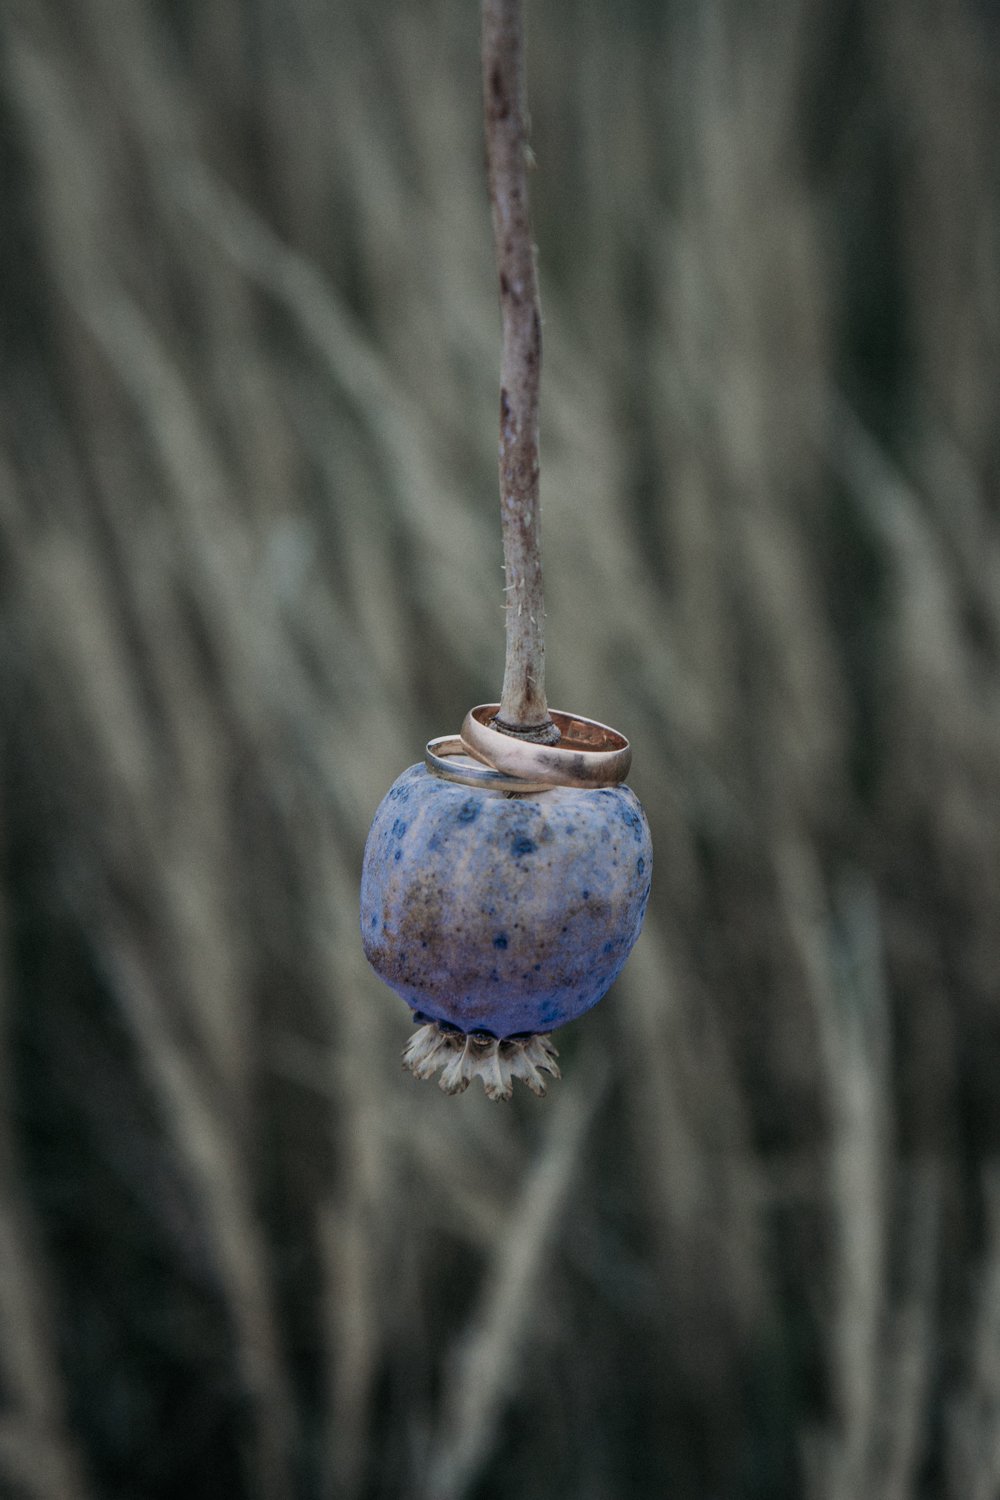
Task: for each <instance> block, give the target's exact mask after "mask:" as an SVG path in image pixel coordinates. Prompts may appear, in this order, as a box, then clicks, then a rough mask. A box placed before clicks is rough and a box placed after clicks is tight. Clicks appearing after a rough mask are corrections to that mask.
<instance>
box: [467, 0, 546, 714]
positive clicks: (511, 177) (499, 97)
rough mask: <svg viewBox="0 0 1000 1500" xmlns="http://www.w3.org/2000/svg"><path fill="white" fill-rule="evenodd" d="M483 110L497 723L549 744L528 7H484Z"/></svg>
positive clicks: (508, 3) (494, 3)
mask: <svg viewBox="0 0 1000 1500" xmlns="http://www.w3.org/2000/svg"><path fill="white" fill-rule="evenodd" d="M483 109H484V115H485V122H486V161H487V170H488V174H489V188H490V204H491V206H492V210H493V240H494V245H495V248H496V260H497V275H498V278H499V282H500V313H501V319H502V327H503V352H502V356H501V363H500V514H501V521H502V526H503V549H504V566H505V570H506V575H507V591H506V598H507V659H506V666H505V669H504V680H503V691H502V693H501V697H500V712H499V714H498V716H497V720H496V726H497V728H498V729H505V730H507V731H508V732H513V733H521V734H528V735H530V736H531V737H532V738H541V739H545V740H547V741H550V740H553V739H557V738H558V731H557V730H556V729H555V728H554V726H553V725H552V722H551V720H550V719H549V712H548V705H547V704H546V701H545V640H544V618H545V610H544V604H543V598H542V559H541V550H540V545H539V504H538V385H539V376H540V373H541V363H542V320H541V313H540V311H539V306H538V284H537V280H536V277H535V251H534V245H533V244H532V239H531V223H530V220H529V217H528V182H527V128H526V121H525V104H524V27H523V23H522V15H521V0H483Z"/></svg>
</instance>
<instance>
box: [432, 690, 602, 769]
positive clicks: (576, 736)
mask: <svg viewBox="0 0 1000 1500" xmlns="http://www.w3.org/2000/svg"><path fill="white" fill-rule="evenodd" d="M499 708H500V705H499V704H498V703H481V704H479V706H478V707H477V708H472V709H470V710H469V712H468V713H467V714H466V716H465V721H464V723H463V724H462V734H461V740H460V743H461V744H462V746H463V748H464V750H465V752H466V753H467V754H469V755H472V756H474V757H475V759H476V760H480V761H483V762H485V764H486V765H487V766H494V767H495V768H496V770H497V771H501V772H503V773H504V774H505V775H506V776H508V777H515V778H517V779H518V781H519V782H520V783H521V784H523V783H524V782H531V783H533V784H535V785H538V786H582V787H601V786H617V785H618V784H619V782H622V781H624V780H625V777H626V776H627V775H628V771H629V766H630V765H631V764H632V747H631V745H630V744H629V742H628V740H627V739H626V738H625V736H624V735H623V734H619V733H618V730H617V729H611V728H609V727H608V725H607V724H599V723H598V722H597V720H596V719H584V718H582V717H581V715H580V714H566V713H560V712H558V710H557V709H554V708H553V709H550V710H549V718H550V719H551V720H552V722H553V724H555V726H556V728H557V729H558V730H559V735H560V739H559V743H558V745H536V744H532V742H531V741H530V740H523V739H519V738H517V737H516V736H515V735H511V734H503V733H502V732H501V731H500V730H499V729H493V728H491V727H490V721H491V720H492V719H494V718H495V717H496V714H497V712H498V711H499ZM432 743H433V742H432ZM452 753H457V752H452ZM463 770H464V767H463Z"/></svg>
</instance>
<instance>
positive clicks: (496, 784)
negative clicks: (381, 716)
mask: <svg viewBox="0 0 1000 1500" xmlns="http://www.w3.org/2000/svg"><path fill="white" fill-rule="evenodd" d="M468 754H469V749H468V746H467V745H465V744H464V742H463V741H462V740H461V739H460V738H459V736H458V735H457V734H443V735H441V736H440V737H439V738H438V739H436V740H428V742H427V746H426V748H425V749H424V764H425V765H426V767H427V769H428V771H430V772H431V773H432V774H433V775H435V776H440V777H441V779H442V781H455V782H457V783H458V785H459V786H474V787H478V788H479V789H480V790H484V791H490V792H547V791H549V790H550V788H551V786H552V782H550V781H540V780H538V779H537V778H535V779H533V780H525V778H524V777H523V776H506V775H504V773H503V772H502V771H497V770H494V769H493V767H492V766H486V765H482V764H480V763H479V759H478V757H477V756H473V757H472V758H473V760H475V761H476V764H475V765H472V766H470V765H462V766H457V765H451V764H449V761H450V759H451V757H452V756H454V755H466V756H467V755H468Z"/></svg>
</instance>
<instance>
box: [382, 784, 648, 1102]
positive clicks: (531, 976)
mask: <svg viewBox="0 0 1000 1500" xmlns="http://www.w3.org/2000/svg"><path fill="white" fill-rule="evenodd" d="M651 869H652V846H651V842H650V836H649V828H648V825H647V823H646V818H645V815H644V814H643V811H642V808H641V806H640V805H639V802H638V800H637V798H636V797H635V795H634V793H633V792H631V791H630V790H629V788H628V787H625V786H616V787H605V788H601V789H599V790H590V789H583V788H578V787H553V788H552V789H551V790H549V791H545V792H538V793H533V794H531V795H527V796H516V797H511V796H508V795H505V794H504V793H502V792H494V791H488V790H473V789H471V788H469V787H463V786H459V785H456V784H455V783H453V782H449V781H447V780H443V779H441V778H439V777H437V776H432V775H430V774H429V773H428V771H427V770H426V768H425V767H424V766H423V765H416V766H411V767H410V769H409V770H408V771H405V772H404V773H403V775H402V776H400V777H399V779H398V780H397V781H396V783H395V784H394V785H393V787H392V788H391V789H390V791H389V793H388V794H387V796H386V797H385V799H384V800H383V802H382V804H381V806H380V807H379V808H378V811H377V812H376V814H375V818H374V821H373V823H372V827H371V832H370V833H369V836H368V842H367V845H366V848H365V856H364V867H363V872H362V881H361V930H362V937H363V941H364V948H365V954H366V956H367V958H368V960H369V962H370V963H371V964H372V966H373V968H374V969H375V970H376V971H377V973H378V974H379V975H380V976H381V977H382V978H383V979H384V980H385V982H386V983H387V984H389V985H391V987H392V988H393V989H394V990H395V991H396V992H397V994H399V995H401V996H402V998H403V999H404V1000H405V1001H406V1002H407V1004H408V1005H409V1006H410V1008H411V1009H412V1010H413V1011H414V1012H415V1014H416V1015H417V1017H418V1019H419V1020H421V1021H422V1022H424V1023H425V1024H430V1025H434V1026H436V1027H437V1028H438V1030H437V1033H436V1036H434V1037H432V1036H430V1035H428V1036H425V1037H424V1039H423V1040H422V1041H418V1039H419V1038H420V1036H421V1033H419V1032H418V1033H417V1036H416V1037H414V1039H413V1041H412V1042H411V1047H410V1049H408V1059H407V1061H408V1066H411V1067H412V1068H413V1071H414V1072H416V1073H417V1074H418V1076H429V1073H430V1072H433V1071H434V1070H435V1069H436V1068H437V1067H438V1066H442V1067H444V1069H445V1072H444V1076H443V1078H442V1086H444V1087H446V1088H447V1089H448V1090H449V1091H452V1090H454V1091H457V1090H458V1089H459V1088H463V1087H465V1086H466V1084H467V1083H468V1081H469V1078H470V1077H473V1076H481V1077H483V1079H484V1083H485V1084H486V1085H487V1092H488V1093H490V1094H491V1095H493V1096H494V1097H507V1096H509V1093H510V1077H511V1076H514V1077H518V1076H519V1077H523V1078H524V1079H525V1081H526V1082H528V1083H529V1086H530V1087H533V1088H535V1089H536V1091H540V1089H539V1085H542V1086H544V1085H543V1084H542V1080H541V1078H540V1074H539V1069H543V1070H544V1069H547V1070H548V1071H553V1070H554V1064H551V1058H552V1049H551V1045H548V1046H547V1047H546V1046H528V1045H526V1039H527V1038H530V1037H535V1036H539V1035H542V1036H544V1035H545V1034H547V1033H548V1032H550V1031H552V1030H554V1029H555V1028H556V1027H557V1026H562V1025H563V1024H565V1022H567V1021H571V1020H573V1019H575V1017H577V1016H579V1015H581V1014H582V1013H583V1012H584V1011H586V1010H589V1009H590V1007H591V1006H592V1005H595V1004H596V1003H597V1001H598V1000H600V998H601V996H602V995H604V994H605V992H606V991H607V989H608V988H609V986H610V985H611V984H612V982H613V981H614V979H615V978H616V977H617V975H618V973H619V972H620V970H621V968H622V965H623V964H624V962H625V960H626V958H627V957H628V954H629V952H630V950H631V948H632V945H633V944H634V942H635V940H636V938H637V937H638V935H639V929H640V927H641V925H642V919H643V916H644V914H645V910H646V903H647V901H648V899H649V888H650V874H651ZM439 1037H443V1038H444V1039H443V1040H438V1039H437V1038H439ZM468 1037H472V1038H473V1039H474V1044H473V1045H472V1046H468V1045H466V1038H468ZM488 1038H492V1039H495V1040H496V1041H497V1042H499V1043H508V1042H509V1043H512V1045H508V1046H499V1047H493V1048H490V1047H488V1046H486V1047H485V1050H483V1046H482V1045H481V1044H484V1043H485V1041H486V1039H488ZM549 1064H551V1066H549Z"/></svg>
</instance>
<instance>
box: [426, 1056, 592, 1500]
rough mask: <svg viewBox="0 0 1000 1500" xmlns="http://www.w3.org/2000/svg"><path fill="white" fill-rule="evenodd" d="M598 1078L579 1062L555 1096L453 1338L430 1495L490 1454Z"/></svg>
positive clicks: (457, 1498)
mask: <svg viewBox="0 0 1000 1500" xmlns="http://www.w3.org/2000/svg"><path fill="white" fill-rule="evenodd" d="M605 1083H606V1078H605V1076H603V1069H602V1070H601V1071H600V1072H599V1071H598V1070H597V1069H596V1068H594V1067H592V1068H591V1072H590V1076H589V1077H588V1076H587V1075H586V1074H584V1073H583V1072H582V1070H581V1075H579V1076H578V1078H577V1080H576V1081H575V1082H574V1083H573V1084H572V1085H571V1086H569V1087H568V1088H566V1090H565V1096H564V1097H563V1098H561V1099H560V1101H559V1103H558V1104H554V1105H553V1106H552V1114H551V1118H550V1120H549V1122H548V1125H547V1128H546V1131H545V1134H544V1135H543V1137H542V1140H541V1142H540V1145H539V1150H538V1158H537V1161H536V1162H535V1163H534V1164H533V1166H532V1167H531V1168H530V1170H529V1172H528V1174H527V1176H526V1178H525V1182H524V1187H523V1189H522V1192H521V1196H520V1199H519V1201H518V1203H517V1204H516V1205H515V1207H514V1209H513V1212H512V1213H511V1215H510V1218H509V1221H508V1222H507V1224H506V1225H505V1227H504V1231H503V1233H502V1235H501V1236H500V1239H499V1240H498V1243H497V1245H496V1249H495V1251H494V1253H493V1256H492V1258H491V1262H490V1265H489V1267H488V1269H487V1272H486V1276H485V1279H484V1284H483V1290H482V1293H481V1297H480V1300H479V1303H478V1306H476V1307H474V1308H473V1309H471V1310H470V1311H469V1313H468V1316H467V1322H466V1326H465V1327H464V1329H462V1330H461V1331H460V1332H458V1334H457V1337H456V1342H455V1344H454V1346H453V1354H452V1358H451V1369H450V1371H449V1374H448V1383H447V1389H446V1392H445V1395H444V1399H443V1403H442V1411H441V1422H440V1427H439V1431H438V1434H437V1436H436V1439H435V1441H434V1443H433V1445H432V1448H431V1452H430V1456H429V1461H428V1479H427V1483H426V1488H425V1489H424V1491H423V1492H424V1494H425V1495H426V1496H427V1500H431V1497H433V1500H461V1497H462V1496H463V1495H467V1494H468V1493H469V1492H470V1490H471V1489H472V1486H473V1484H474V1483H475V1480H476V1477H477V1475H478V1474H479V1473H480V1472H481V1471H482V1469H483V1467H484V1465H485V1464H486V1463H487V1462H488V1460H489V1459H490V1457H491V1456H492V1453H493V1448H494V1444H495V1442H496V1438H497V1429H498V1425H499V1422H500V1418H501V1416H502V1414H503V1408H504V1404H505V1401H506V1400H507V1398H508V1397H509V1395H510V1393H511V1388H512V1385H513V1383H514V1382H515V1381H516V1379H517V1376H518V1371H519V1369H520V1367H521V1363H522V1361H523V1358H524V1355H525V1352H526V1349H527V1346H528V1344H529V1342H530V1341H531V1337H532V1330H533V1328H534V1327H538V1326H540V1325H541V1324H543V1322H544V1313H543V1303H544V1297H545V1288H544V1277H545V1271H546V1258H547V1256H548V1255H549V1254H550V1252H551V1243H552V1238H553V1235H554V1233H555V1230H556V1226H557V1225H558V1223H559V1219H560V1216H561V1214H562V1211H563V1207H564V1204H565V1200H566V1195H567V1194H568V1193H569V1191H570V1190H571V1188H572V1185H573V1179H574V1176H575V1175H576V1173H577V1172H579V1171H580V1169H581V1166H582V1151H583V1145H584V1141H585V1139H586V1133H587V1130H588V1128H589V1127H590V1125H591V1123H592V1121H593V1119H594V1116H595V1114H596V1113H597V1111H598V1109H599V1108H600V1105H601V1101H602V1098H603V1096H604V1092H605ZM501 1462H502V1461H501Z"/></svg>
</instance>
